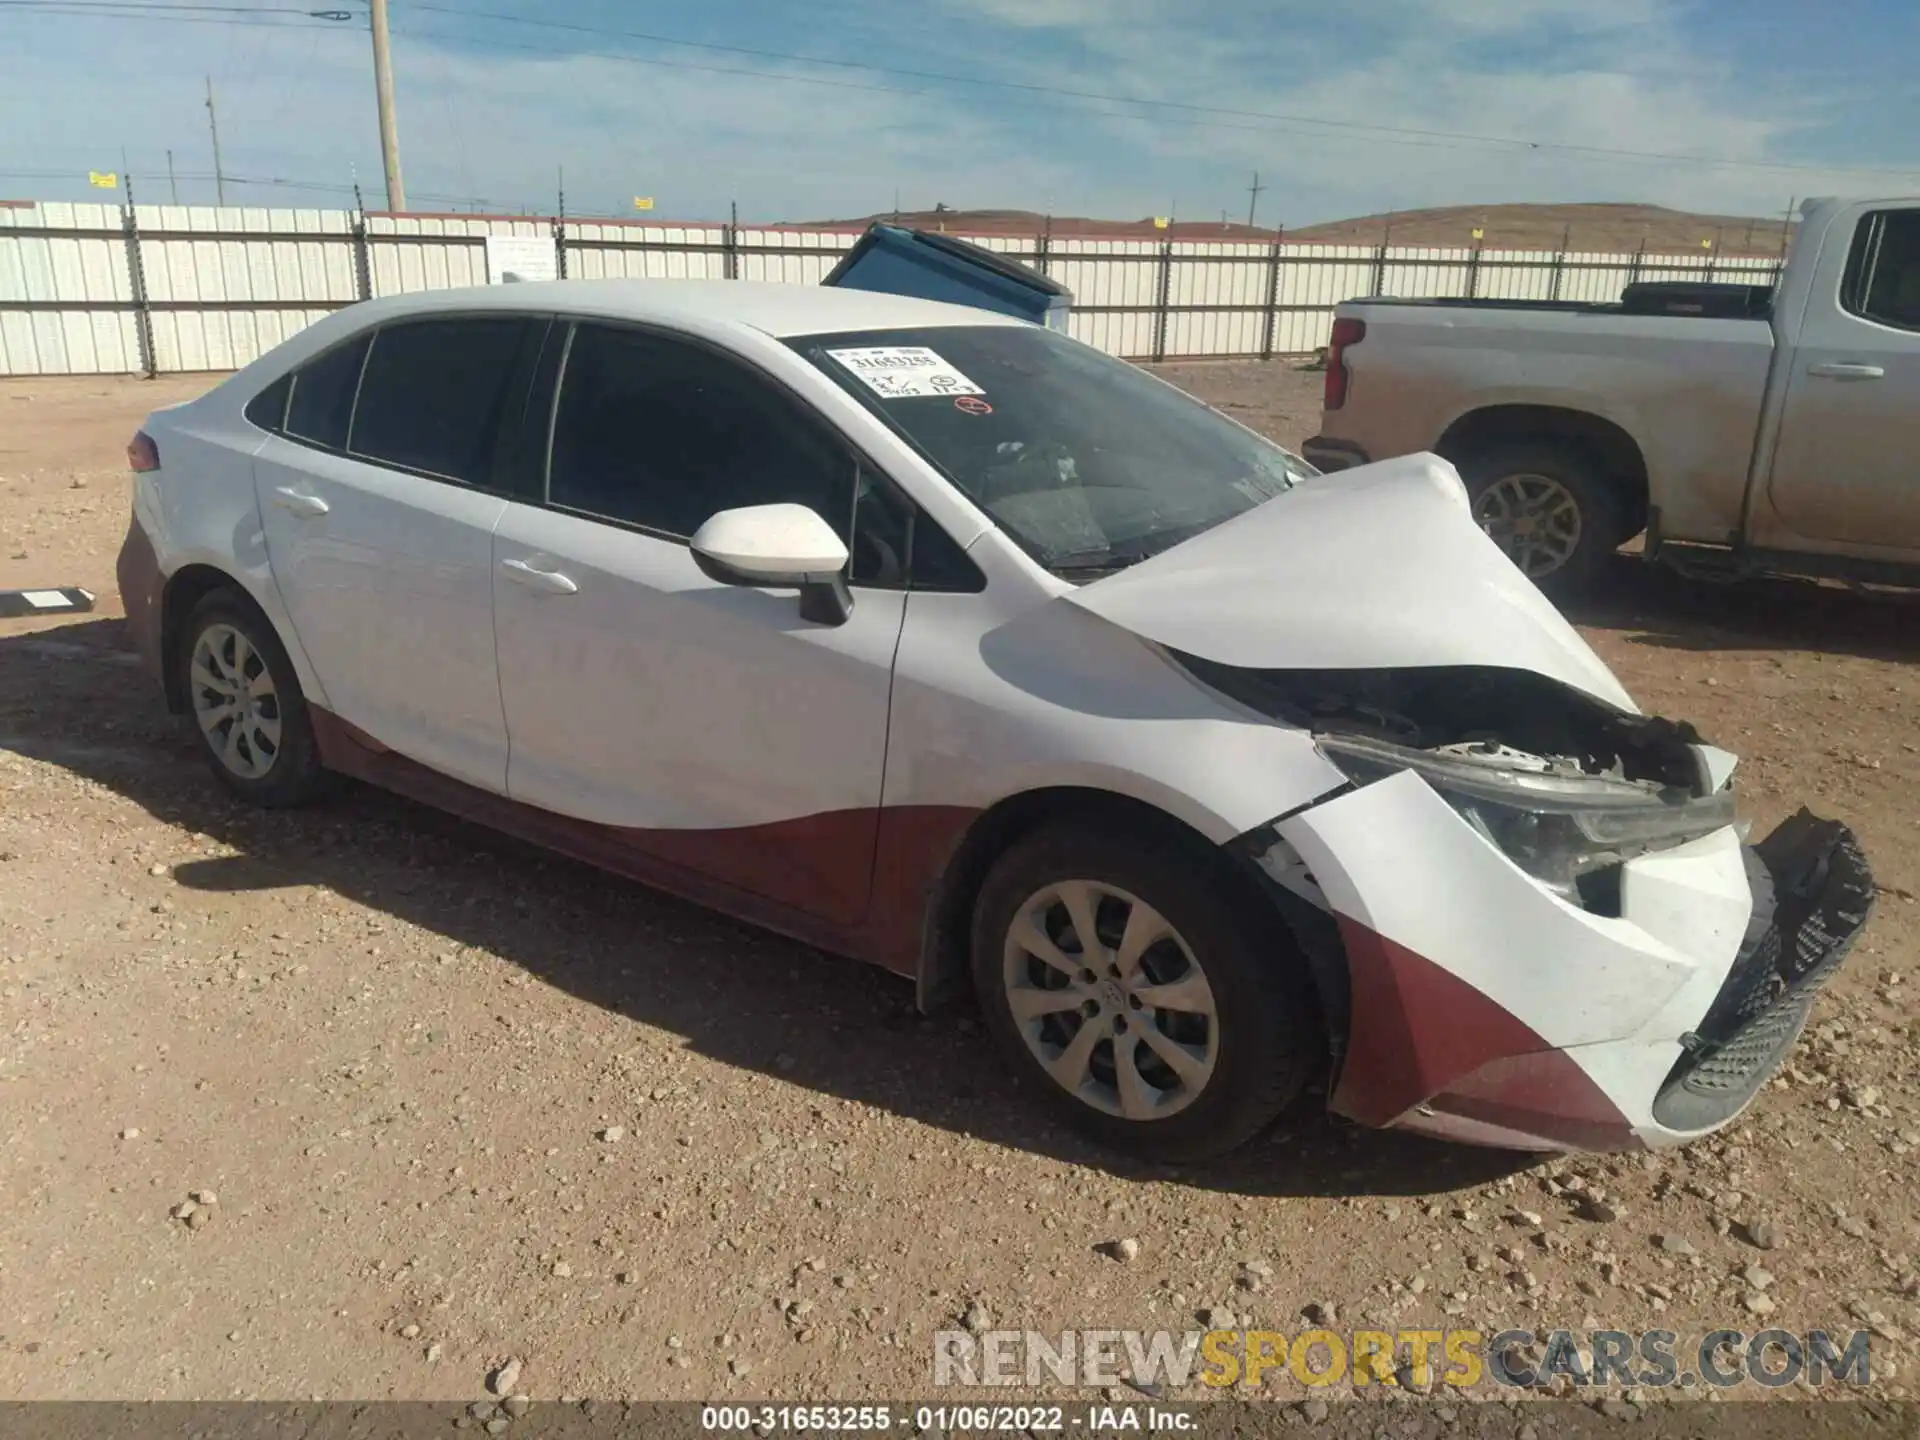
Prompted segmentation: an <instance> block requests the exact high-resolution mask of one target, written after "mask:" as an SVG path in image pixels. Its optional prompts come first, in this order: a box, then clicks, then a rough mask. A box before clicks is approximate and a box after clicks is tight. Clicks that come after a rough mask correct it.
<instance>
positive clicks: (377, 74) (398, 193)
mask: <svg viewBox="0 0 1920 1440" xmlns="http://www.w3.org/2000/svg"><path fill="white" fill-rule="evenodd" d="M370 11H371V19H372V21H373V89H374V96H375V98H376V99H377V100H378V101H379V104H380V163H381V164H382V165H383V166H384V167H386V172H387V209H389V210H405V209H406V208H407V187H406V185H405V184H404V183H403V182H402V181H401V179H400V131H399V129H398V127H397V126H396V124H395V122H394V118H393V56H392V54H391V53H390V49H389V45H388V41H387V0H371V4H370Z"/></svg>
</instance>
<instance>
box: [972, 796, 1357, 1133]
mask: <svg viewBox="0 0 1920 1440" xmlns="http://www.w3.org/2000/svg"><path fill="white" fill-rule="evenodd" d="M1074 886H1085V887H1088V889H1087V892H1086V893H1087V894H1088V896H1089V903H1091V904H1092V906H1093V913H1094V915H1095V920H1094V926H1093V928H1094V929H1095V931H1096V934H1097V935H1098V936H1100V937H1101V938H1102V941H1103V944H1104V945H1106V947H1107V948H1106V950H1105V951H1104V958H1106V959H1107V960H1108V961H1112V960H1115V959H1120V958H1123V957H1122V953H1121V951H1120V950H1119V949H1117V948H1115V946H1116V943H1117V942H1124V940H1125V938H1126V937H1125V933H1124V929H1123V926H1124V924H1125V922H1126V920H1127V919H1128V918H1130V917H1131V916H1133V915H1135V914H1138V913H1140V907H1141V906H1144V907H1146V910H1147V911H1148V912H1150V913H1151V914H1153V915H1155V916H1157V917H1159V918H1162V919H1163V920H1164V922H1165V926H1166V928H1167V929H1168V930H1170V931H1171V932H1172V933H1171V936H1170V937H1163V938H1162V939H1160V940H1159V941H1157V942H1156V943H1154V944H1152V945H1149V946H1147V947H1146V948H1145V951H1144V955H1143V957H1142V958H1141V959H1140V961H1139V962H1138V969H1137V972H1136V974H1135V976H1134V977H1132V978H1128V977H1125V976H1122V977H1120V978H1118V979H1116V978H1115V976H1114V975H1113V974H1110V973H1109V974H1103V975H1099V976H1097V977H1096V979H1095V980H1094V981H1093V982H1092V983H1090V984H1089V983H1088V982H1087V981H1086V978H1085V977H1086V975H1087V973H1089V971H1090V970H1092V968H1093V967H1085V968H1083V969H1081V970H1080V971H1079V972H1078V975H1077V978H1076V979H1074V980H1072V981H1069V980H1068V977H1067V975H1066V974H1065V973H1064V972H1062V971H1061V970H1059V969H1057V968H1055V963H1054V962H1049V961H1043V960H1041V959H1038V958H1036V956H1035V954H1034V953H1033V952H1030V951H1028V950H1027V949H1026V948H1025V946H1024V945H1022V944H1020V943H1018V942H1016V941H1015V940H1014V939H1013V936H1014V935H1015V934H1016V933H1020V932H1025V933H1026V934H1027V935H1028V936H1029V938H1030V937H1031V935H1032V933H1033V932H1032V931H1030V930H1027V927H1026V921H1027V919H1028V917H1031V916H1035V915H1037V916H1039V920H1038V923H1039V924H1040V925H1041V926H1043V927H1045V929H1046V931H1047V932H1048V936H1050V937H1051V941H1052V943H1051V944H1050V946H1049V948H1050V949H1051V950H1052V952H1053V954H1054V959H1055V961H1059V960H1065V961H1068V962H1073V961H1076V960H1077V959H1078V956H1079V955H1080V953H1081V947H1079V946H1078V944H1077V927H1076V926H1073V925H1072V923H1071V916H1070V907H1069V905H1068V898H1069V895H1070V894H1071V887H1074ZM1102 892H1104V893H1102ZM1042 897H1047V898H1044V899H1043V898H1042ZM1129 902H1131V906H1129ZM1082 908H1083V909H1084V908H1085V907H1084V906H1082ZM1063 920H1064V921H1065V922H1066V928H1065V929H1064V930H1062V928H1061V925H1062V922H1063ZM1143 923H1148V922H1146V921H1145V919H1144V917H1143ZM1016 926H1018V927H1020V930H1019V931H1016ZM1144 933H1150V932H1148V931H1143V934H1144ZM1039 943H1041V944H1043V945H1047V944H1048V938H1047V937H1042V939H1041V941H1040V942H1039ZM972 957H973V972H974V984H975V987H976V989H977V990H978V993H979V997H980V1004H981V1009H982V1011H983V1012H984V1014H985V1016H986V1020H987V1025H988V1028H989V1029H990V1030H992V1031H993V1033H994V1035H995V1037H996V1039H997V1040H998V1041H999V1043H1000V1044H1001V1046H1002V1047H1003V1049H1004V1050H1005V1051H1006V1053H1007V1054H1008V1055H1009V1056H1010V1057H1011V1059H1012V1061H1013V1064H1014V1067H1015V1069H1016V1070H1017V1071H1018V1072H1019V1073H1020V1075H1021V1077H1022V1079H1023V1080H1024V1081H1025V1082H1026V1083H1027V1084H1028V1085H1029V1087H1030V1088H1032V1089H1034V1090H1035V1091H1037V1092H1038V1093H1039V1095H1040V1097H1041V1099H1042V1102H1043V1103H1044V1104H1046V1105H1047V1106H1049V1107H1050V1108H1051V1109H1052V1110H1053V1111H1054V1113H1055V1114H1056V1115H1058V1116H1059V1117H1060V1118H1061V1119H1063V1120H1064V1121H1065V1122H1066V1123H1068V1124H1070V1125H1072V1126H1074V1127H1075V1128H1077V1129H1079V1130H1081V1131H1082V1132H1084V1133H1085V1134H1087V1135H1090V1136H1091V1137H1092V1138H1094V1139H1095V1140H1097V1141H1099V1142H1101V1143H1102V1144H1104V1145H1107V1146H1109V1147H1111V1148H1113V1149H1115V1150H1120V1151H1124V1152H1126V1153H1128V1154H1130V1155H1134V1156H1138V1157H1141V1158H1143V1159H1148V1160H1154V1161H1159V1162H1163V1163H1171V1164H1178V1163H1185V1162H1192V1161H1198V1160H1205V1159H1209V1158H1211V1157H1213V1156H1217V1155H1221V1154H1224V1153H1225V1152H1227V1151H1229V1150H1232V1149H1234V1148H1236V1147H1238V1146H1240V1145H1242V1144H1244V1143H1245V1142H1246V1141H1248V1140H1250V1139H1252V1138H1253V1137H1254V1136H1255V1135H1256V1134H1258V1133H1259V1132H1260V1131H1261V1130H1263V1129H1265V1128H1266V1126H1267V1125H1268V1124H1270V1123H1271V1122H1272V1121H1273V1119H1274V1118H1275V1117H1276V1116H1277V1115H1279V1114H1280V1112H1281V1111H1282V1110H1284V1109H1285V1108H1286V1107H1287V1106H1288V1105H1289V1104H1291V1103H1292V1102H1293V1100H1294V1099H1295V1098H1296V1097H1297V1096H1298V1095H1299V1094H1300V1092H1301V1090H1302V1089H1303V1088H1304V1087H1305V1085H1306V1083H1307V1080H1308V1078H1309V1075H1310V1073H1311V1071H1312V1067H1313V1065H1314V1063H1315V1062H1316V1061H1317V1059H1318V1058H1319V1056H1320V1055H1321V1053H1322V1049H1323V1045H1322V1035H1321V1027H1320V1023H1319V1020H1318V1016H1317V1012H1316V1007H1315V1005H1314V1001H1313V997H1312V990H1311V983H1310V980H1309V978H1308V974H1307V970H1306V966H1305V962H1304V960H1303V959H1302V958H1301V957H1300V956H1299V954H1298V952H1297V950H1296V949H1295V948H1294V946H1293V944H1292V942H1291V939H1290V937H1289V936H1288V935H1287V933H1286V931H1285V928H1284V926H1283V925H1282V923H1281V921H1280V917H1279V915H1278V914H1277V913H1276V912H1274V911H1272V910H1270V909H1268V908H1267V907H1266V905H1265V904H1264V902H1263V901H1262V900H1261V899H1260V898H1259V897H1258V896H1257V894H1254V893H1251V892H1250V891H1243V890H1242V887H1241V885H1240V884H1239V883H1238V877H1237V876H1233V875H1231V874H1223V873H1222V867H1221V863H1220V861H1219V859H1218V857H1216V856H1210V855H1207V854H1206V853H1205V851H1204V849H1203V848H1202V847H1200V846H1199V845H1198V844H1188V843H1183V842H1180V841H1178V840H1176V839H1174V838H1172V837H1167V836H1160V835H1154V834H1152V833H1150V832H1144V833H1143V832H1141V831H1139V830H1134V831H1129V830H1128V829H1126V828H1125V827H1122V826H1098V827H1096V826H1095V825H1093V824H1091V823H1087V822H1080V823H1071V824H1065V825H1060V826H1053V827H1048V828H1046V829H1043V830H1040V831H1037V832H1035V833H1034V834H1032V835H1029V836H1026V837H1024V838H1022V839H1020V840H1018V841H1016V842H1015V843H1014V844H1013V845H1012V846H1011V847H1010V848H1009V849H1008V850H1007V851H1006V853H1005V854H1003V855H1002V856H1001V857H1000V858H999V860H997V861H996V862H995V863H994V865H993V867H992V869H991V870H990V871H989V872H988V874H987V877H986V880H985V882H984V884H983V885H982V886H981V891H980V895H979V899H978V901H977V902H976V904H975V907H974V916H973V934H972ZM1195 972H1197V973H1198V975H1199V977H1200V981H1201V984H1200V986H1198V987H1196V986H1194V985H1193V983H1192V980H1193V975H1194V974H1195ZM1154 982H1158V983H1157V984H1156V983H1154ZM1056 983H1057V984H1058V985H1060V986H1061V987H1062V988H1059V989H1055V988H1054V987H1055V985H1056ZM1176 985H1177V986H1178V987H1179V988H1178V991H1177V993H1176ZM1076 987H1077V988H1076ZM1203 991H1204V995H1203V994H1202V992H1203ZM1016 992H1018V994H1019V995H1020V996H1022V997H1024V998H1023V999H1022V1000H1021V1001H1019V1002H1016V998H1015V996H1016ZM1070 995H1079V996H1080V997H1081V999H1080V1001H1079V1005H1080V1008H1077V1009H1067V1008H1063V1007H1064V1006H1066V1005H1068V1004H1069V1003H1071V1002H1070V999H1069V996H1070ZM1142 996H1145V997H1146V999H1145V1000H1143V999H1142V998H1141V997H1142ZM1095 997H1099V998H1097V999H1096V998H1095ZM1153 998H1161V999H1166V1000H1178V1001H1179V1003H1180V1004H1181V1005H1192V1004H1195V1003H1199V1002H1200V1001H1202V1000H1204V1001H1207V1002H1210V1004H1211V1012H1212V1013H1211V1017H1210V1018H1203V1017H1201V1016H1200V1015H1198V1014H1196V1013H1193V1012H1192V1011H1191V1010H1181V1009H1178V1008H1175V1007H1174V1006H1171V1005H1169V1006H1166V1007H1164V1008H1163V1007H1155V1006H1151V1005H1149V1004H1147V1003H1146V1002H1147V1001H1148V1000H1151V999H1153ZM1016 1003H1019V1004H1021V1006H1022V1008H1023V1009H1024V1010H1025V1012H1026V1014H1027V1015H1028V1018H1027V1019H1025V1020H1022V1019H1017V1018H1016V1016H1015V1006H1016ZM1042 1005H1043V1006H1046V1007H1047V1011H1046V1013H1044V1014H1041V1015H1039V1016H1038V1017H1037V1018H1035V1016H1034V1011H1033V1009H1032V1008H1031V1007H1034V1006H1042ZM1088 1007H1093V1008H1094V1013H1091V1014H1090V1013H1089V1011H1088ZM1118 1022H1125V1023H1124V1027H1123V1028H1122V1027H1120V1026H1119V1024H1118ZM1095 1027H1098V1028H1095ZM1149 1031H1152V1032H1157V1034H1158V1036H1159V1041H1158V1042H1155V1041H1152V1040H1149V1038H1148V1033H1149ZM1082 1035H1087V1036H1088V1039H1087V1041H1086V1042H1085V1044H1086V1045H1087V1049H1086V1050H1084V1051H1080V1052H1078V1053H1079V1054H1084V1055H1085V1056H1086V1063H1085V1065H1084V1066H1083V1067H1080V1070H1079V1072H1078V1073H1081V1074H1082V1077H1083V1079H1082V1083H1081V1084H1080V1085H1079V1086H1078V1088H1077V1089H1069V1088H1068V1087H1067V1085H1066V1084H1065V1083H1064V1082H1062V1081H1061V1080H1058V1079H1056V1078H1055V1075H1054V1074H1053V1073H1052V1072H1051V1071H1050V1070H1049V1068H1048V1065H1047V1063H1046V1062H1045V1061H1043V1059H1042V1055H1043V1054H1046V1055H1049V1056H1051V1057H1052V1058H1053V1060H1054V1062H1055V1063H1056V1065H1063V1066H1065V1067H1067V1068H1068V1071H1069V1073H1074V1065H1075V1061H1074V1059H1073V1058H1072V1056H1071V1055H1070V1052H1074V1051H1075V1049H1076V1046H1077V1045H1078V1044H1079V1043H1081V1042H1080V1037H1081V1036H1082ZM1182 1040H1184V1041H1185V1042H1186V1043H1185V1044H1184V1046H1180V1050H1181V1051H1182V1052H1183V1053H1184V1056H1185V1058H1184V1060H1183V1062H1182V1063H1183V1065H1184V1066H1185V1067H1186V1069H1187V1071H1188V1074H1189V1075H1190V1076H1192V1077H1193V1080H1192V1083H1189V1081H1188V1079H1185V1078H1182V1077H1181V1076H1179V1075H1176V1074H1175V1073H1174V1071H1173V1069H1172V1067H1171V1066H1170V1065H1169V1064H1168V1063H1167V1061H1166V1059H1165V1058H1164V1056H1165V1055H1166V1054H1167V1053H1172V1052H1169V1051H1168V1050H1167V1048H1166V1047H1167V1045H1169V1044H1175V1045H1177V1044H1178V1042H1180V1041H1182ZM1123 1045H1124V1046H1126V1047H1127V1049H1128V1051H1129V1053H1130V1054H1131V1056H1132V1057H1133V1060H1132V1064H1131V1070H1132V1072H1133V1073H1134V1074H1135V1075H1137V1076H1138V1077H1139V1078H1140V1081H1141V1082H1142V1083H1143V1084H1144V1086H1145V1087H1146V1088H1145V1089H1142V1088H1141V1087H1140V1086H1139V1085H1134V1086H1128V1087H1124V1089H1123V1086H1122V1084H1121V1072H1120V1064H1121V1048H1120V1047H1122V1046H1123ZM1196 1056H1200V1057H1204V1058H1203V1060H1202V1061H1201V1062H1200V1063H1196V1061H1195V1058H1194V1057H1196ZM1123 1094H1130V1095H1131V1097H1132V1100H1133V1103H1132V1105H1131V1109H1132V1110H1133V1111H1134V1112H1136V1113H1134V1114H1131V1115H1130V1114H1128V1113H1126V1112H1127V1110H1128V1108H1129V1106H1128V1104H1127V1102H1126V1101H1125V1100H1124V1099H1123ZM1142 1101H1149V1102H1151V1104H1143V1103H1141V1102H1142Z"/></svg>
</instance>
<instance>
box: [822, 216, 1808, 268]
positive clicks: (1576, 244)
mask: <svg viewBox="0 0 1920 1440" xmlns="http://www.w3.org/2000/svg"><path fill="white" fill-rule="evenodd" d="M875 220H885V221H888V222H891V223H893V224H898V225H906V226H911V227H912V228H914V229H924V230H947V231H950V232H953V233H955V234H964V235H1038V234H1040V233H1041V232H1042V231H1043V230H1047V229H1051V231H1052V233H1053V234H1054V235H1056V236H1059V237H1061V238H1066V237H1074V238H1081V239H1095V238H1097V239H1110V240H1122V239H1162V240H1164V239H1167V238H1169V237H1171V238H1172V239H1175V240H1241V241H1245V240H1271V239H1272V238H1273V231H1272V230H1270V229H1263V228H1260V227H1249V226H1247V225H1244V224H1241V223H1240V222H1238V221H1231V220H1230V221H1227V222H1225V223H1222V222H1220V221H1209V220H1176V221H1174V222H1173V224H1171V225H1170V226H1168V227H1167V228H1166V229H1161V228H1159V227H1158V226H1156V225H1155V224H1154V223H1153V218H1152V217H1151V216H1148V217H1146V218H1144V219H1139V220H1100V219H1090V218H1088V217H1086V216H1080V215H1055V216H1052V217H1048V216H1045V215H1042V214H1039V213H1038V212H1036V211H1032V210H948V209H944V208H943V209H937V210H903V211H901V212H899V213H898V214H897V215H896V214H884V215H867V216H862V217H860V218H857V219H850V220H815V221H807V222H804V223H802V224H799V225H795V226H792V227H790V228H793V229H797V230H863V229H865V228H866V227H867V226H868V225H869V224H871V223H872V222H873V221H875ZM1782 223H1783V217H1782V216H1778V215H1776V216H1773V217H1772V218H1762V217H1758V216H1746V215H1696V214H1691V213H1688V212H1686V211H1682V210H1668V209H1665V208H1664V207H1662V206H1659V205H1627V204H1604V203H1595V204H1579V205H1449V206H1444V207H1441V208H1439V209H1433V210H1402V211H1398V212H1396V213H1394V214H1391V215H1362V216H1360V217H1358V218H1357V219H1352V220H1329V221H1326V222H1323V223H1321V224H1318V225H1302V226H1297V227H1296V226H1289V227H1288V228H1287V232H1286V236H1287V239H1289V240H1295V241H1305V242H1310V243H1318V244H1322V245H1378V244H1379V243H1380V242H1381V240H1382V239H1390V240H1391V242H1392V243H1393V244H1395V245H1453V246H1461V245H1472V244H1473V243H1474V239H1473V232H1474V231H1475V230H1476V229H1478V230H1480V231H1481V232H1482V236H1481V239H1480V242H1479V243H1480V244H1481V245H1482V246H1484V247H1485V248H1487V249H1489V250H1494V249H1499V250H1556V249H1558V248H1559V247H1560V244H1561V242H1562V240H1563V239H1564V240H1565V241H1566V242H1567V244H1568V246H1569V248H1571V249H1574V250H1599V251H1615V252H1617V251H1626V250H1633V249H1636V248H1638V247H1639V246H1640V245H1641V244H1642V243H1643V242H1644V243H1645V245H1646V247H1647V249H1649V250H1654V251H1660V252H1664V253H1667V254H1684V253H1688V252H1691V251H1694V250H1699V249H1701V248H1703V247H1702V246H1701V241H1703V240H1711V241H1713V242H1714V248H1715V249H1717V250H1718V251H1719V252H1720V253H1722V254H1726V255H1778V254H1779V253H1780V238H1781V236H1780V232H1781V226H1782Z"/></svg>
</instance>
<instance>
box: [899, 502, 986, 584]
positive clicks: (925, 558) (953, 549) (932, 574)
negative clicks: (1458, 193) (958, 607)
mask: <svg viewBox="0 0 1920 1440" xmlns="http://www.w3.org/2000/svg"><path fill="white" fill-rule="evenodd" d="M913 588H914V589H915V590H941V591H947V592H949V593H958V594H965V595H972V594H977V593H978V592H979V591H982V590H984V589H986V588H987V577H986V576H984V575H982V574H981V573H980V567H979V566H978V565H975V564H974V563H973V561H971V560H969V559H968V558H967V552H966V551H964V550H962V549H961V548H960V546H959V545H958V544H957V543H956V542H955V540H954V538H953V537H952V536H951V535H949V534H947V532H946V531H945V530H943V529H941V528H940V526H938V525H937V524H935V523H934V522H933V521H932V520H930V519H928V518H927V517H926V516H925V515H921V516H919V517H918V518H917V519H916V521H915V522H914V527H913Z"/></svg>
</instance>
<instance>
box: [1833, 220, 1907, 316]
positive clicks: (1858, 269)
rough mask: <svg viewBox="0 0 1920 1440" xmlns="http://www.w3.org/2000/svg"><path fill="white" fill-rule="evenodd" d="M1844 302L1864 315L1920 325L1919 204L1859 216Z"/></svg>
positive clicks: (1850, 308)
mask: <svg viewBox="0 0 1920 1440" xmlns="http://www.w3.org/2000/svg"><path fill="white" fill-rule="evenodd" d="M1840 303H1841V304H1842V305H1843V306H1845V307H1846V309H1847V310H1849V311H1851V312H1852V313H1853V314H1855V315H1859V316H1861V317H1862V318H1864V319H1867V320H1877V321H1878V322H1879V323H1880V324H1882V325H1893V326H1896V327H1898V328H1899V329H1902V330H1920V210H1882V211H1879V212H1877V213H1875V214H1872V215H1868V216H1867V217H1866V218H1865V219H1863V220H1862V221H1861V222H1860V228H1859V230H1858V231H1857V232H1855V235H1854V240H1853V251H1852V253H1851V254H1850V255H1849V256H1848V259H1847V276H1846V280H1845V282H1844V283H1843V284H1842V286H1841V299H1840Z"/></svg>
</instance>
